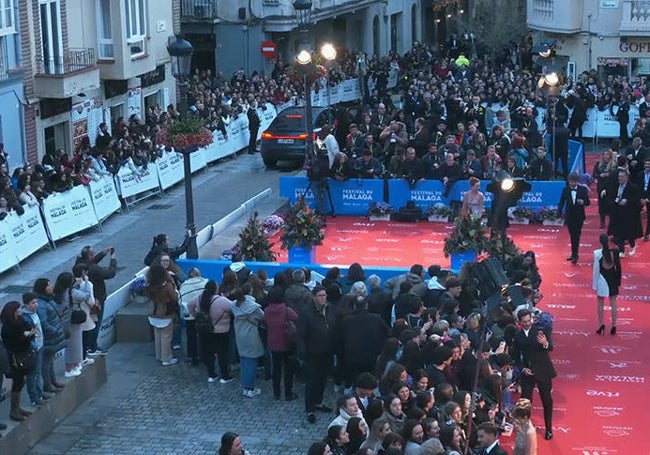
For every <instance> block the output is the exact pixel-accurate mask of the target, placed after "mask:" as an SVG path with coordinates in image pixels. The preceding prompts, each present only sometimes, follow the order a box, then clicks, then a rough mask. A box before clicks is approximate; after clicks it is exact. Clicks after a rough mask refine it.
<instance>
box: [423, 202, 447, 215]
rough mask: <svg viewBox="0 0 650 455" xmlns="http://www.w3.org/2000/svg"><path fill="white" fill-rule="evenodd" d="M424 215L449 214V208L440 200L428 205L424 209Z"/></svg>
mask: <svg viewBox="0 0 650 455" xmlns="http://www.w3.org/2000/svg"><path fill="white" fill-rule="evenodd" d="M424 215H425V216H450V215H451V208H449V207H448V206H447V205H445V204H443V203H442V202H438V203H436V204H434V205H430V206H429V207H427V208H426V209H425V211H424Z"/></svg>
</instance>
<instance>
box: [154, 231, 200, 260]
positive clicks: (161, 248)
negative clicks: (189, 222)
mask: <svg viewBox="0 0 650 455" xmlns="http://www.w3.org/2000/svg"><path fill="white" fill-rule="evenodd" d="M191 235H192V234H191V232H190V231H189V230H188V231H187V232H186V233H185V238H184V239H183V243H181V244H180V245H179V246H177V247H175V248H174V247H170V246H169V239H168V238H167V234H158V235H156V236H155V237H154V238H153V244H152V245H151V249H150V250H149V252H148V253H147V255H146V256H145V258H144V261H143V262H144V265H151V264H152V263H153V261H154V259H156V258H157V257H158V256H160V254H161V253H167V254H168V255H169V257H171V258H172V260H174V261H175V260H176V259H178V257H179V256H180V255H181V254H183V253H185V251H187V247H188V246H189V244H190V236H191Z"/></svg>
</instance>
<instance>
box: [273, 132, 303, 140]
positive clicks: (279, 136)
mask: <svg viewBox="0 0 650 455" xmlns="http://www.w3.org/2000/svg"><path fill="white" fill-rule="evenodd" d="M262 139H298V140H305V139H307V134H306V133H302V134H293V135H291V134H273V133H271V132H269V131H264V132H263V133H262Z"/></svg>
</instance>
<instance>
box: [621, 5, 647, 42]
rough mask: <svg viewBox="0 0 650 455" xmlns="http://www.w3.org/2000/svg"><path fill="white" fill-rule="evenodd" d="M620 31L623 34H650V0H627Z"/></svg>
mask: <svg viewBox="0 0 650 455" xmlns="http://www.w3.org/2000/svg"><path fill="white" fill-rule="evenodd" d="M620 33H621V35H622V36H650V1H636V0H632V1H625V2H624V3H623V17H622V18H621V27H620Z"/></svg>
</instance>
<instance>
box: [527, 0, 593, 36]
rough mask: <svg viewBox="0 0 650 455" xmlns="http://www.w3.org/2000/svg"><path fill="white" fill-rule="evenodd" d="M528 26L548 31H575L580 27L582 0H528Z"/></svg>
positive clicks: (568, 32) (567, 32)
mask: <svg viewBox="0 0 650 455" xmlns="http://www.w3.org/2000/svg"><path fill="white" fill-rule="evenodd" d="M527 11H528V13H527V14H528V18H527V22H528V26H529V27H530V28H532V29H534V30H541V31H545V32H550V33H564V34H571V33H577V32H579V31H580V30H581V29H582V16H583V0H571V1H567V0H528V4H527Z"/></svg>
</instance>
